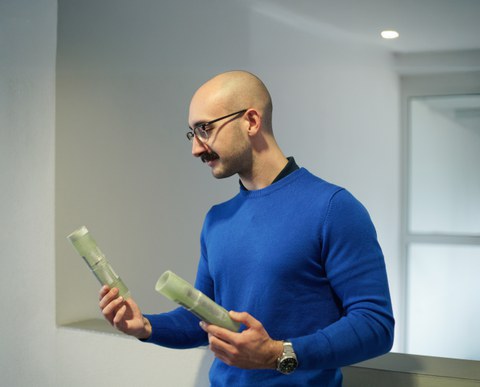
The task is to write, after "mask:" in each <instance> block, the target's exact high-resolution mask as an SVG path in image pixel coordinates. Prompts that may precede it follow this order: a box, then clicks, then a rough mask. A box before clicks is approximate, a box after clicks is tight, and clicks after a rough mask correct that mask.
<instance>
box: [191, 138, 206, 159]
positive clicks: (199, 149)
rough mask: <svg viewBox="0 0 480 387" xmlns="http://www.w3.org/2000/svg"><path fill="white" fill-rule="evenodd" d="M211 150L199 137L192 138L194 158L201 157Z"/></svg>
mask: <svg viewBox="0 0 480 387" xmlns="http://www.w3.org/2000/svg"><path fill="white" fill-rule="evenodd" d="M209 150H210V149H209V148H208V145H207V144H205V143H203V142H202V141H200V140H199V139H198V138H197V136H195V137H194V138H192V156H194V157H200V156H201V155H202V154H203V153H205V152H208V151H209Z"/></svg>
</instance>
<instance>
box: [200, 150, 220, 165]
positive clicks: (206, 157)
mask: <svg viewBox="0 0 480 387" xmlns="http://www.w3.org/2000/svg"><path fill="white" fill-rule="evenodd" d="M219 158H220V156H219V155H218V154H216V153H215V152H205V153H203V154H202V155H201V156H200V160H202V162H204V163H207V162H209V161H213V160H216V159H219Z"/></svg>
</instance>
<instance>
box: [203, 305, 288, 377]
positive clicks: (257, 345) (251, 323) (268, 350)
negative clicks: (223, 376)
mask: <svg viewBox="0 0 480 387" xmlns="http://www.w3.org/2000/svg"><path fill="white" fill-rule="evenodd" d="M229 314H230V317H231V318H232V320H234V321H238V322H240V323H242V324H244V325H245V326H246V327H247V328H246V329H245V330H244V331H242V332H240V333H235V332H232V331H229V330H228V329H224V328H221V327H219V326H216V325H212V324H207V323H206V322H204V321H202V322H200V326H201V327H202V329H203V330H204V331H205V332H207V333H208V341H209V343H210V350H211V351H212V352H213V353H214V354H215V357H217V358H218V359H220V360H221V361H223V362H224V363H226V364H228V365H230V366H235V367H239V368H244V369H266V368H269V369H275V368H276V366H277V359H278V358H279V357H280V356H281V355H282V353H283V344H282V342H281V341H276V340H273V339H272V338H270V336H269V334H268V333H267V331H266V330H265V328H264V327H263V325H262V323H261V322H260V321H258V320H256V319H255V318H254V317H253V316H251V315H250V314H248V313H247V312H242V313H238V312H233V311H231V312H229Z"/></svg>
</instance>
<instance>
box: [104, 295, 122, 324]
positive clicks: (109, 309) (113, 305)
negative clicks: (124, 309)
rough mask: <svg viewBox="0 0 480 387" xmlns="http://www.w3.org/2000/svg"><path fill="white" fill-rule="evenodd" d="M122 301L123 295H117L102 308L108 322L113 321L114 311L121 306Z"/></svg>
mask: <svg viewBox="0 0 480 387" xmlns="http://www.w3.org/2000/svg"><path fill="white" fill-rule="evenodd" d="M123 301H124V300H123V297H118V298H116V299H114V300H113V301H112V302H110V303H109V304H108V305H107V306H105V307H104V308H103V309H102V313H103V315H104V316H105V318H106V319H107V320H108V321H110V323H113V320H114V318H115V315H116V312H117V310H118V309H119V307H120V306H122V304H123Z"/></svg>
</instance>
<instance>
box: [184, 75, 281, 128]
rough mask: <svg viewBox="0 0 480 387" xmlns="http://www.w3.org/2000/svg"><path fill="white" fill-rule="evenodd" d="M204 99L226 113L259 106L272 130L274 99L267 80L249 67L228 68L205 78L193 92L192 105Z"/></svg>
mask: <svg viewBox="0 0 480 387" xmlns="http://www.w3.org/2000/svg"><path fill="white" fill-rule="evenodd" d="M198 103H201V104H202V105H203V106H206V107H209V108H211V109H218V110H223V111H224V112H225V114H227V113H229V112H233V111H237V110H242V109H250V108H254V109H256V110H257V111H258V112H259V113H260V115H261V117H262V125H263V128H264V130H265V131H267V132H271V130H272V100H271V97H270V93H269V92H268V90H267V88H266V87H265V85H264V83H263V82H262V81H261V80H260V79H259V78H258V77H256V76H255V75H253V74H251V73H249V72H247V71H228V72H225V73H221V74H219V75H217V76H215V77H213V78H212V79H210V80H208V81H207V82H205V83H204V84H203V85H202V86H201V87H200V88H199V89H198V90H197V91H196V93H195V94H194V96H193V98H192V101H191V104H190V108H192V106H193V105H194V104H198Z"/></svg>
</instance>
